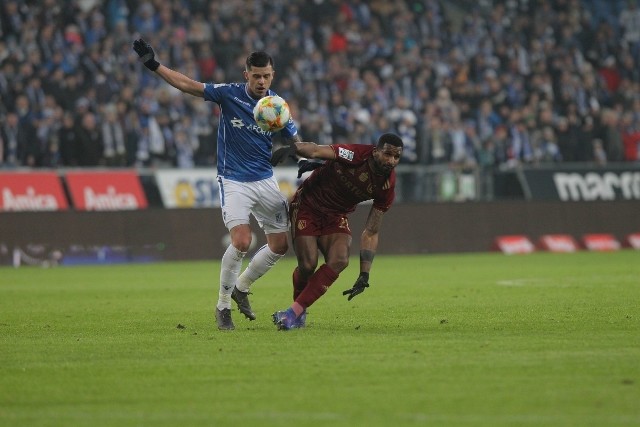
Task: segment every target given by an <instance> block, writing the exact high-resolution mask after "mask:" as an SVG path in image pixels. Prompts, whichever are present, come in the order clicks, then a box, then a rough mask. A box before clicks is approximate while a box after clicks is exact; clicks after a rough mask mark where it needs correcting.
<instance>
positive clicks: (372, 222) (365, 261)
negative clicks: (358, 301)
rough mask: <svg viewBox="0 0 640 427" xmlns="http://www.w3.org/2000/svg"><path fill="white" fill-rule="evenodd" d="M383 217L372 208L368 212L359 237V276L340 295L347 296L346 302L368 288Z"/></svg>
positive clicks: (378, 211)
mask: <svg viewBox="0 0 640 427" xmlns="http://www.w3.org/2000/svg"><path fill="white" fill-rule="evenodd" d="M383 216H384V212H382V211H381V210H378V209H376V208H374V207H372V208H371V210H370V211H369V216H368V217H367V222H366V223H365V227H364V231H363V232H362V236H361V237H360V275H359V276H358V279H357V280H356V283H355V284H354V285H353V287H352V288H351V289H347V290H346V291H344V292H342V295H349V297H348V298H347V300H348V301H351V299H352V298H353V297H355V296H356V295H359V294H361V293H362V292H364V290H365V289H366V288H368V287H369V272H370V271H371V264H372V263H373V257H374V256H375V254H376V250H377V249H378V237H379V235H380V226H381V225H382V217H383Z"/></svg>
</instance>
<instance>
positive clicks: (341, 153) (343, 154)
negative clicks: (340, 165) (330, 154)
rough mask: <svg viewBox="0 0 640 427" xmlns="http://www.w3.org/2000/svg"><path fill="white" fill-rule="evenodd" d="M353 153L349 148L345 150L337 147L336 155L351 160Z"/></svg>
mask: <svg viewBox="0 0 640 427" xmlns="http://www.w3.org/2000/svg"><path fill="white" fill-rule="evenodd" d="M354 155H355V153H354V152H353V151H351V150H347V149H346V148H342V147H338V157H341V158H343V159H346V160H349V161H352V160H353V156H354Z"/></svg>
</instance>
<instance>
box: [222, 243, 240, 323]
mask: <svg viewBox="0 0 640 427" xmlns="http://www.w3.org/2000/svg"><path fill="white" fill-rule="evenodd" d="M246 254H247V253H246V252H241V251H239V250H237V249H236V248H235V247H233V245H229V247H228V248H227V250H226V251H225V252H224V255H222V263H221V265H220V292H219V293H218V304H217V307H218V310H222V309H225V308H231V292H233V286H234V285H235V283H236V280H238V274H240V269H241V268H242V259H243V258H244V256H245V255H246Z"/></svg>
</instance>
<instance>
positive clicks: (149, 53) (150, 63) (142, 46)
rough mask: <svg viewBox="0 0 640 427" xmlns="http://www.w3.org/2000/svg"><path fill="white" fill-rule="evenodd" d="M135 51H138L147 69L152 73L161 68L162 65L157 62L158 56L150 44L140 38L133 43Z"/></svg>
mask: <svg viewBox="0 0 640 427" xmlns="http://www.w3.org/2000/svg"><path fill="white" fill-rule="evenodd" d="M133 50H135V51H136V53H137V54H138V56H139V57H140V61H142V63H143V64H144V66H145V67H147V68H148V69H150V70H151V71H155V70H157V69H158V67H159V66H160V63H159V62H158V61H156V54H155V52H154V51H153V48H152V47H151V45H150V44H149V43H147V42H146V41H144V39H142V38H140V39H138V40H136V41H134V42H133Z"/></svg>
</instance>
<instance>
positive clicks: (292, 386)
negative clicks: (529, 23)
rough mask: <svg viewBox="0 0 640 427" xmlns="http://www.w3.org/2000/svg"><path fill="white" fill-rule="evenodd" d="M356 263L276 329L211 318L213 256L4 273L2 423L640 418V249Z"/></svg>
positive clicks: (267, 300)
mask: <svg viewBox="0 0 640 427" xmlns="http://www.w3.org/2000/svg"><path fill="white" fill-rule="evenodd" d="M357 264H358V263H357V260H356V259H353V260H352V263H351V266H350V267H349V268H348V269H347V271H345V272H344V273H343V274H341V276H340V278H339V279H338V281H337V282H336V283H335V284H334V285H333V287H332V288H331V289H330V290H329V292H327V294H326V295H325V296H324V297H323V298H322V299H321V300H319V301H318V302H317V303H316V304H315V305H313V306H312V307H311V308H310V309H309V316H308V319H307V325H308V327H307V328H306V329H304V330H293V331H286V332H283V331H276V328H275V326H274V325H273V324H272V323H271V320H270V315H271V313H272V312H274V311H276V310H279V309H283V308H285V307H287V306H288V305H289V303H290V298H291V292H292V290H291V284H290V277H291V271H292V269H293V266H294V260H293V257H287V258H285V259H283V260H282V261H281V262H280V263H278V265H277V266H276V267H275V268H274V269H273V270H272V271H271V272H270V273H269V274H267V275H266V276H265V277H263V278H262V279H260V281H259V282H257V283H256V284H255V285H254V287H253V289H252V292H253V293H254V294H253V295H252V296H251V301H252V305H253V308H254V311H255V312H256V313H257V315H258V319H257V320H256V321H254V322H249V321H248V320H245V319H244V318H243V316H241V315H240V313H239V312H237V311H235V310H234V312H233V318H234V322H235V324H236V330H235V331H230V332H220V331H218V330H217V329H216V326H215V320H214V317H213V309H214V304H215V301H216V299H217V293H218V271H219V270H218V269H219V264H218V263H216V262H194V263H187V262H183V263H163V264H147V265H121V266H110V267H73V268H54V269H37V268H21V269H11V268H2V269H0V425H7V426H8V425H11V426H71V425H73V426H80V425H91V426H93V427H96V426H119V427H121V426H176V425H182V426H211V425H224V424H229V423H232V424H233V425H248V424H256V425H282V424H284V423H291V424H296V425H305V426H306V425H310V426H312V425H332V426H353V425H367V426H377V425H381V426H382V425H423V424H431V425H440V426H455V425H487V426H496V425H505V426H507V425H509V426H511V425H532V426H533V425H535V426H539V425H549V426H558V425H575V426H588V425H592V426H603V425H607V426H616V425H619V426H631V425H640V409H639V408H638V404H637V403H638V402H639V401H640V363H638V361H639V360H640V338H639V337H640V308H639V304H638V301H639V300H640V254H639V253H638V252H633V251H620V252H615V253H588V252H579V253H575V254H547V253H539V254H532V255H526V256H504V255H499V254H467V255H429V256H378V257H377V258H376V260H375V263H374V268H373V270H372V274H371V281H370V282H371V287H370V288H369V289H367V290H366V291H365V292H364V293H363V294H361V295H359V296H358V297H356V298H355V299H353V300H352V301H350V302H347V301H346V297H343V296H342V295H341V293H342V291H343V290H345V289H348V288H350V287H351V286H352V284H353V282H354V281H355V279H356V278H357V273H358V271H357Z"/></svg>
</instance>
